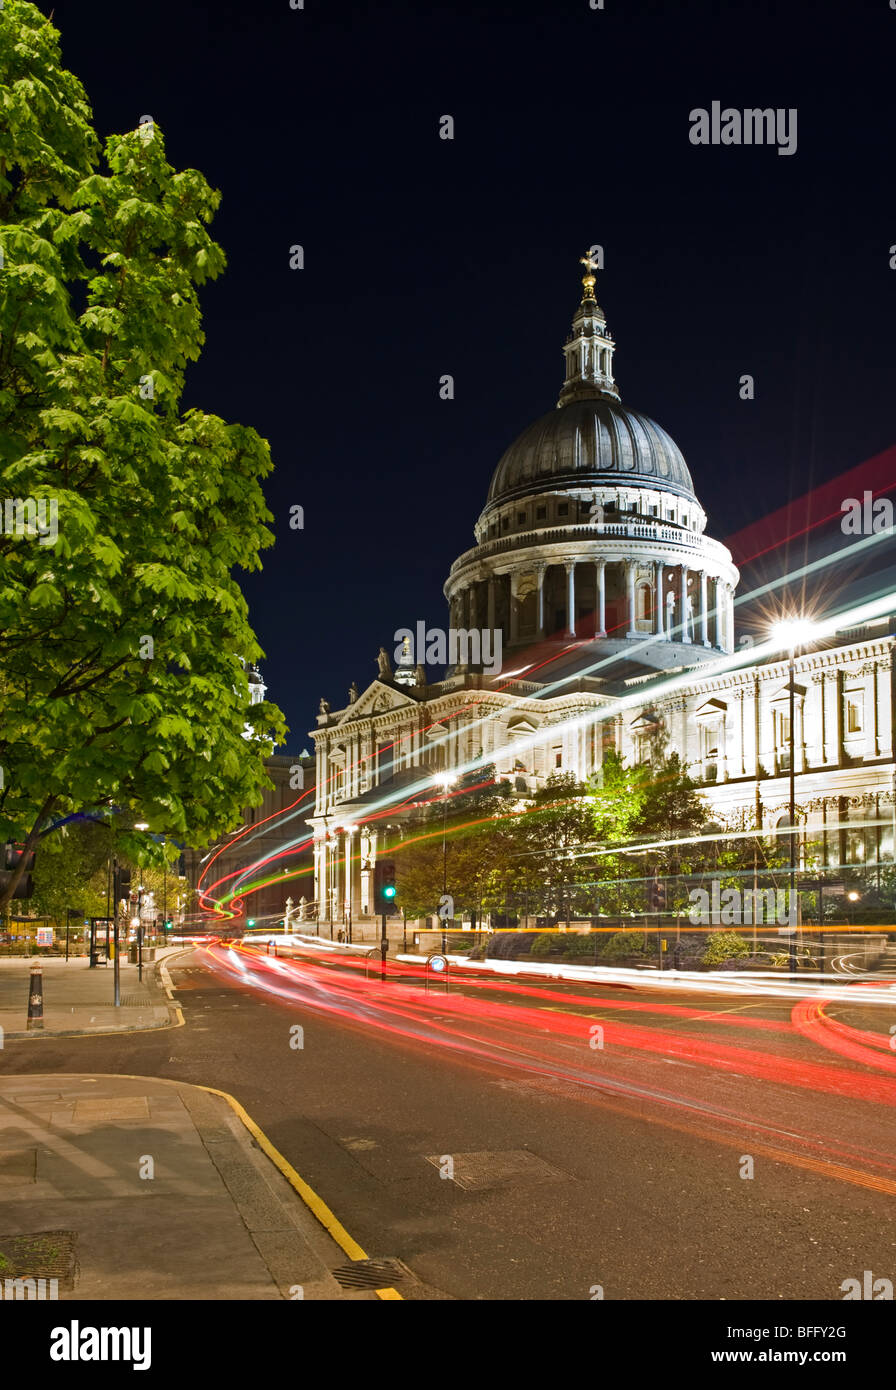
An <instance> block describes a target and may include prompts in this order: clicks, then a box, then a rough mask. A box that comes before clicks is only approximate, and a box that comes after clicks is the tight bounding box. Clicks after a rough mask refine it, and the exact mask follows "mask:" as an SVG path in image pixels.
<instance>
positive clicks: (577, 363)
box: [557, 255, 619, 406]
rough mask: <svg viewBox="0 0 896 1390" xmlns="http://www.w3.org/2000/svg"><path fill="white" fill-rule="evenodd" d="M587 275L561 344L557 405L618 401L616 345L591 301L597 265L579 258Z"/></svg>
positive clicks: (588, 257)
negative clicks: (562, 363) (561, 373)
mask: <svg viewBox="0 0 896 1390" xmlns="http://www.w3.org/2000/svg"><path fill="white" fill-rule="evenodd" d="M581 261H582V264H583V265H584V266H585V267H586V274H585V275H584V276H583V277H582V302H581V303H580V305H579V307H578V309H577V310H576V313H575V317H574V318H573V321H572V329H571V330H570V334H569V337H568V338H567V340H566V342H565V343H564V345H563V355H564V357H565V358H566V380H565V382H564V383H563V390H562V391H561V392H560V399H559V400H558V402H557V405H558V406H564V405H569V404H570V402H571V401H578V400H586V399H594V397H597V398H599V399H604V400H611V401H618V400H619V391H618V390H617V388H616V382H615V381H614V380H613V353H614V352H615V350H616V345H615V343H614V342H613V335H612V333H611V332H610V330H609V329H608V328H607V319H606V315H605V314H604V311H603V309H602V308H601V307H600V305H599V304H598V302H597V300H596V299H595V298H594V271H595V270H596V269H597V262H596V261H595V260H594V259H593V257H591V256H588V255H586V256H582V257H581Z"/></svg>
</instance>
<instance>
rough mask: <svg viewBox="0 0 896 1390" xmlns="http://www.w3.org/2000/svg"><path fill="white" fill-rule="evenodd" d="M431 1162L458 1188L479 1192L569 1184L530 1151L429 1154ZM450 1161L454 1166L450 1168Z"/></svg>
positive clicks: (564, 1177) (548, 1164)
mask: <svg viewBox="0 0 896 1390" xmlns="http://www.w3.org/2000/svg"><path fill="white" fill-rule="evenodd" d="M426 1161H427V1163H431V1164H432V1165H433V1166H434V1167H435V1168H438V1169H439V1171H440V1172H441V1173H445V1174H446V1175H447V1176H448V1177H449V1178H450V1179H451V1181H453V1182H454V1183H455V1185H456V1186H457V1187H462V1188H463V1189H464V1191H466V1192H479V1191H482V1190H484V1189H485V1188H487V1187H500V1186H501V1185H503V1184H509V1183H514V1182H568V1181H569V1179H568V1178H567V1176H566V1174H565V1173H561V1172H560V1169H559V1168H553V1167H552V1166H551V1164H550V1163H545V1161H544V1159H543V1158H539V1157H538V1156H537V1155H536V1154H533V1153H529V1151H528V1149H506V1150H504V1151H503V1152H498V1153H492V1152H488V1151H486V1152H484V1153H471V1154H427V1155H426ZM449 1162H450V1165H451V1166H450V1167H449Z"/></svg>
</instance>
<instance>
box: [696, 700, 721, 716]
mask: <svg viewBox="0 0 896 1390" xmlns="http://www.w3.org/2000/svg"><path fill="white" fill-rule="evenodd" d="M727 712H728V706H727V705H726V704H725V701H724V700H707V701H706V703H705V704H702V705H701V706H700V708H699V709H698V710H696V711H695V712H694V718H695V719H720V718H721V717H722V715H724V714H727Z"/></svg>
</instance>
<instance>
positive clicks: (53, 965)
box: [0, 947, 181, 1047]
mask: <svg viewBox="0 0 896 1390" xmlns="http://www.w3.org/2000/svg"><path fill="white" fill-rule="evenodd" d="M180 950H181V948H180V947H170V948H167V949H165V948H163V950H161V951H159V952H158V954H157V957H156V962H155V965H153V964H148V963H147V964H144V966H143V980H142V982H141V981H140V980H138V978H137V976H138V970H137V966H136V965H131V964H129V962H128V960H127V957H126V956H125V957H123V958H122V959H121V961H120V965H119V970H120V978H119V994H120V998H121V1003H120V1005H119V1006H118V1007H117V1008H116V1006H115V1004H114V998H115V994H114V989H115V986H114V980H113V967H112V965H111V963H110V964H109V965H102V966H95V967H94V968H93V969H92V970H91V969H90V965H89V962H88V958H87V957H86V956H72V957H71V958H70V959H69V960H65V958H64V957H62V956H45V957H43V958H39V957H28V956H13V957H8V958H7V959H5V960H2V959H0V1047H2V1045H3V1042H4V1040H5V1041H7V1042H8V1041H10V1040H11V1039H14V1038H26V1037H27V1038H39V1037H41V1036H46V1035H47V1034H78V1033H108V1032H130V1031H132V1030H136V1029H141V1028H167V1027H170V1026H171V1025H177V1024H179V1023H180V1022H181V1019H180V1015H179V1012H178V1010H177V1008H176V1006H175V1004H174V1003H173V1001H172V999H171V997H170V994H169V992H168V987H169V986H170V979H169V978H168V973H167V970H166V969H165V966H164V959H163V957H170V956H172V955H177V954H179V953H180ZM34 964H40V966H41V970H42V975H43V1001H44V1017H43V1027H42V1028H35V1029H28V1027H27V1022H28V995H29V990H30V979H31V968H32V965H34ZM156 967H158V968H156Z"/></svg>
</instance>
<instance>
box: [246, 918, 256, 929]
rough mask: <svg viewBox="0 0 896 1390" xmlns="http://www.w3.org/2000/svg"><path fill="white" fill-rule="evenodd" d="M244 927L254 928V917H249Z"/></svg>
mask: <svg viewBox="0 0 896 1390" xmlns="http://www.w3.org/2000/svg"><path fill="white" fill-rule="evenodd" d="M246 926H247V927H254V926H255V918H254V917H250V918H249V920H248V922H247V923H246Z"/></svg>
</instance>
